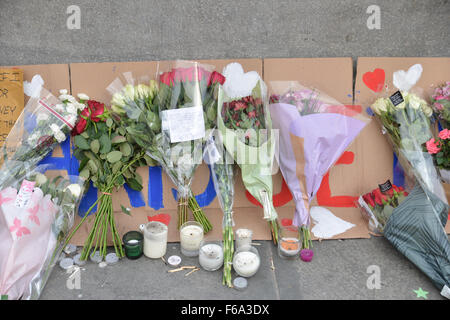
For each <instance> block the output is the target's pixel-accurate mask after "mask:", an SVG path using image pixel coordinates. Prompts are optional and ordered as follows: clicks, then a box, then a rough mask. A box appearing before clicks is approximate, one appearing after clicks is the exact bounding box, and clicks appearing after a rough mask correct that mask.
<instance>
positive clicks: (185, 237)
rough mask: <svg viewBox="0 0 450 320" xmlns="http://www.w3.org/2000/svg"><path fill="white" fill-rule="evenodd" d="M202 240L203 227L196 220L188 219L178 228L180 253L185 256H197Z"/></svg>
mask: <svg viewBox="0 0 450 320" xmlns="http://www.w3.org/2000/svg"><path fill="white" fill-rule="evenodd" d="M202 240H203V227H202V225H201V224H200V223H198V222H197V221H188V222H186V223H184V224H183V225H182V226H181V228H180V245H181V253H182V254H184V255H185V256H187V257H196V256H198V250H199V249H200V243H201V242H202Z"/></svg>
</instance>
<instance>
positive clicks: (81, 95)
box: [78, 93, 89, 100]
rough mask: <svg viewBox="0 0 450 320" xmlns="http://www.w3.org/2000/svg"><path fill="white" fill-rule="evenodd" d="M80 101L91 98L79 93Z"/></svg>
mask: <svg viewBox="0 0 450 320" xmlns="http://www.w3.org/2000/svg"><path fill="white" fill-rule="evenodd" d="M78 99H80V100H89V97H88V95H87V94H85V93H79V94H78Z"/></svg>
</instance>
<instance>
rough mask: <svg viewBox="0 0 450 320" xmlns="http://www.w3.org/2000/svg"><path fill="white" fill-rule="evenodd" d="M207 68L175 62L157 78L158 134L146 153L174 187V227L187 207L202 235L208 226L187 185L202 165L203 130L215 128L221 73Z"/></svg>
mask: <svg viewBox="0 0 450 320" xmlns="http://www.w3.org/2000/svg"><path fill="white" fill-rule="evenodd" d="M207 69H211V67H208V66H202V65H200V64H199V63H197V62H189V61H177V62H176V63H175V65H174V66H173V67H172V68H171V70H170V71H168V72H165V73H162V74H161V75H160V77H159V91H158V94H157V95H156V100H155V105H156V106H157V108H158V111H159V118H160V119H161V132H160V133H158V134H157V135H155V139H154V146H155V148H156V152H152V153H151V154H150V156H151V157H152V158H154V159H155V160H156V161H158V162H159V163H160V164H161V165H162V167H163V168H164V170H165V171H166V173H167V174H168V175H169V177H170V178H171V180H172V181H173V182H174V183H175V185H176V186H177V189H178V190H177V191H178V196H177V198H178V227H180V226H181V225H183V224H184V223H185V222H186V221H187V220H188V212H187V209H188V207H189V208H190V209H191V211H192V213H193V216H194V219H195V220H197V221H198V222H200V223H201V224H202V225H203V228H204V232H205V233H207V232H209V231H210V230H211V229H212V225H211V223H210V222H209V221H208V219H207V218H206V216H205V214H204V212H203V210H202V209H201V207H200V206H199V205H198V203H197V200H196V199H195V196H194V195H193V193H192V191H191V189H190V186H191V183H192V177H193V175H194V172H195V170H196V169H197V167H198V165H199V164H201V162H202V149H203V144H204V142H205V141H206V139H205V137H206V131H207V130H208V129H212V128H213V127H214V126H215V119H216V104H217V94H216V88H217V86H218V85H219V84H220V83H223V82H224V77H223V76H222V75H221V74H219V73H217V72H212V73H211V72H210V71H208V70H207Z"/></svg>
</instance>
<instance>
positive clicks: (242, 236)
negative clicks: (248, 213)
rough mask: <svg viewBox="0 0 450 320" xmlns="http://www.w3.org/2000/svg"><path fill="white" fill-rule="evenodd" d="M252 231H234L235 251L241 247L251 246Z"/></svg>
mask: <svg viewBox="0 0 450 320" xmlns="http://www.w3.org/2000/svg"><path fill="white" fill-rule="evenodd" d="M252 235H253V231H252V230H250V229H237V230H236V249H239V248H240V247H242V246H251V245H252Z"/></svg>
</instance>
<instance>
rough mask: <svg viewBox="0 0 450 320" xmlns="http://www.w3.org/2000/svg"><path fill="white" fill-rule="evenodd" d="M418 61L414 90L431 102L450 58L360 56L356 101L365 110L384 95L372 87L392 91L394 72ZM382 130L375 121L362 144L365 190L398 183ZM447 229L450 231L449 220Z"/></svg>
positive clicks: (449, 67)
mask: <svg viewBox="0 0 450 320" xmlns="http://www.w3.org/2000/svg"><path fill="white" fill-rule="evenodd" d="M417 63H420V64H421V65H422V67H423V72H422V76H421V78H420V79H419V81H418V82H417V84H416V85H415V86H414V87H413V89H412V90H413V92H415V93H417V94H419V95H421V96H422V97H423V98H424V99H425V100H426V101H428V102H429V101H430V97H431V95H432V93H433V91H434V88H435V87H436V86H437V85H440V84H442V83H444V82H445V81H448V80H449V79H450V58H404V57H402V58H369V57H367V58H358V65H357V73H356V80H355V81H356V83H355V103H357V104H360V105H362V106H363V108H364V109H365V108H367V107H369V106H370V105H371V104H372V103H373V102H374V101H375V99H376V98H378V97H380V96H381V93H376V92H374V91H373V90H372V89H376V88H377V86H378V85H381V86H383V85H384V86H387V88H388V89H392V90H393V88H394V87H393V84H392V81H393V79H392V76H393V73H394V72H395V71H397V70H405V71H408V69H409V68H410V67H411V66H413V65H414V64H417ZM376 69H378V70H376ZM363 78H364V79H363ZM370 88H372V89H370ZM380 131H381V129H380V127H379V125H378V124H377V123H376V122H375V121H373V123H372V124H371V125H370V128H369V130H367V131H366V132H365V136H364V137H363V139H364V140H365V141H366V143H364V144H363V145H362V148H363V155H364V158H365V161H364V172H363V176H362V180H363V182H364V184H363V188H364V192H368V191H370V190H372V189H373V188H374V186H376V185H377V184H378V183H382V182H384V181H386V179H387V178H389V179H391V181H393V182H394V183H395V179H393V165H392V164H393V153H392V148H391V147H390V146H389V144H388V142H387V139H386V138H385V137H384V136H383V135H382V134H380ZM445 188H446V190H447V199H448V200H449V201H450V197H449V195H450V192H449V189H450V188H449V186H445ZM446 231H447V232H448V233H450V222H448V223H447V226H446Z"/></svg>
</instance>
